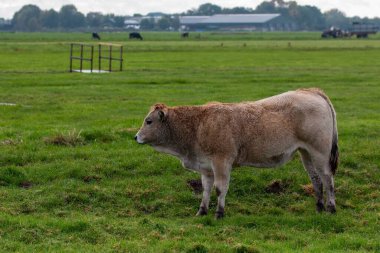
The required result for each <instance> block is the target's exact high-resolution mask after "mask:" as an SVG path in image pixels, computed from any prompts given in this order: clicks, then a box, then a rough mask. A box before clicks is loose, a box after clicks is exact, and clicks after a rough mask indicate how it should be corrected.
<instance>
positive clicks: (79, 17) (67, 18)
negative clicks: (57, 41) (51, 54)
mask: <svg viewBox="0 0 380 253" xmlns="http://www.w3.org/2000/svg"><path fill="white" fill-rule="evenodd" d="M59 23H60V25H61V26H62V27H63V28H66V29H70V28H76V27H83V26H84V25H85V23H86V19H85V16H84V15H83V14H82V13H80V12H78V11H77V8H76V7H75V6H74V5H72V4H69V5H64V6H62V8H61V10H60V11H59Z"/></svg>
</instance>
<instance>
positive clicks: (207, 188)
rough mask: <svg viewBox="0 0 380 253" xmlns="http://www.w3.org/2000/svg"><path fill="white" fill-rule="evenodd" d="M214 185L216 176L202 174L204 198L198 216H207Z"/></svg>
mask: <svg viewBox="0 0 380 253" xmlns="http://www.w3.org/2000/svg"><path fill="white" fill-rule="evenodd" d="M213 185H214V175H213V174H212V172H210V173H207V172H204V173H202V187H203V196H202V202H201V206H200V207H199V210H198V212H197V216H201V215H206V214H207V212H208V206H209V203H210V194H211V190H212V186H213Z"/></svg>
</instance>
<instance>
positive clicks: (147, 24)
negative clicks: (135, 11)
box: [140, 18, 155, 30]
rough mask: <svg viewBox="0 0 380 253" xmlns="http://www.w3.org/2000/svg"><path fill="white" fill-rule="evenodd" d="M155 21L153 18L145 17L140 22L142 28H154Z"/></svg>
mask: <svg viewBox="0 0 380 253" xmlns="http://www.w3.org/2000/svg"><path fill="white" fill-rule="evenodd" d="M154 27H155V22H154V19H153V18H144V19H142V20H141V22H140V28H141V29H143V30H153V29H154Z"/></svg>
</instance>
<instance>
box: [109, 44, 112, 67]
mask: <svg viewBox="0 0 380 253" xmlns="http://www.w3.org/2000/svg"><path fill="white" fill-rule="evenodd" d="M109 65H110V66H109V71H110V72H112V46H111V45H110V55H109Z"/></svg>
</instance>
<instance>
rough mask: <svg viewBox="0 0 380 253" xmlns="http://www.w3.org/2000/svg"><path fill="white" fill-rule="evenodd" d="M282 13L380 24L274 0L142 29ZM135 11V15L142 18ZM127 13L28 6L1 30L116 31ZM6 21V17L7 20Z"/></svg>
mask: <svg viewBox="0 0 380 253" xmlns="http://www.w3.org/2000/svg"><path fill="white" fill-rule="evenodd" d="M258 13H279V14H281V16H280V17H279V18H278V19H277V22H282V23H287V24H290V25H291V30H314V31H315V30H323V29H325V28H327V27H330V26H337V27H340V28H342V29H348V28H349V27H350V26H351V24H352V22H364V23H373V24H377V25H380V19H379V18H374V19H368V18H360V17H347V16H346V15H345V14H344V13H343V12H341V11H340V10H338V9H332V10H329V11H326V12H324V13H322V12H321V10H320V9H319V8H317V7H315V6H309V5H298V4H297V2H296V1H288V2H286V1H284V0H270V1H264V2H262V3H261V4H259V5H258V6H257V7H256V8H255V9H253V8H246V7H234V8H222V7H221V6H218V5H215V4H211V3H206V4H202V5H200V6H199V7H198V8H195V9H191V10H188V11H186V12H183V13H177V14H171V15H163V16H162V17H161V18H160V19H158V20H156V19H154V18H153V17H152V18H144V19H142V20H141V23H140V29H142V30H178V29H179V26H180V24H179V16H181V15H215V14H258ZM141 16H142V15H141V14H134V17H136V18H138V17H141ZM126 18H130V17H127V16H118V15H114V14H106V15H104V14H102V13H100V12H89V13H87V14H86V15H84V14H83V13H81V12H79V11H78V10H77V8H76V7H75V6H74V5H72V4H70V5H64V6H62V7H61V9H60V10H59V11H55V10H53V9H50V10H41V9H40V8H39V7H38V6H36V5H31V4H29V5H25V6H23V7H22V8H21V9H20V10H19V11H17V12H16V13H15V14H14V16H13V18H12V20H11V23H10V24H9V23H8V24H7V23H4V22H3V25H1V22H0V29H3V30H5V29H7V30H13V31H54V30H89V29H98V30H107V29H108V30H112V29H125V24H124V20H125V19H126ZM3 20H4V19H3Z"/></svg>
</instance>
